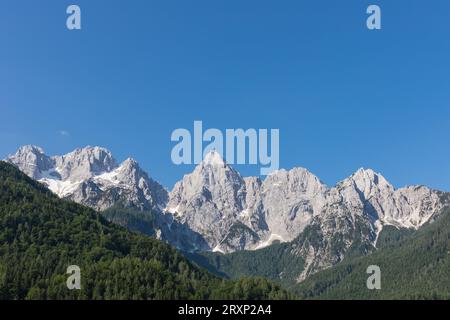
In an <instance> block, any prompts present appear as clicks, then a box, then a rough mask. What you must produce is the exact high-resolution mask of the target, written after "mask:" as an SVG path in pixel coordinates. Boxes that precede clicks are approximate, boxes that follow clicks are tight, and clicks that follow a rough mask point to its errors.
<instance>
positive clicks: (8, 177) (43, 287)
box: [0, 162, 290, 299]
mask: <svg viewBox="0 0 450 320" xmlns="http://www.w3.org/2000/svg"><path fill="white" fill-rule="evenodd" d="M69 265H78V266H79V267H80V268H81V284H82V288H81V290H73V291H70V290H68V289H67V286H66V280H67V277H68V275H66V270H67V267H68V266H69ZM285 298H290V296H289V295H288V294H287V293H286V292H285V291H283V290H281V289H280V288H279V287H278V286H276V285H274V284H272V283H270V282H268V281H267V280H264V279H261V278H246V279H242V280H239V281H227V280H222V279H220V278H218V277H216V276H213V275H211V274H210V273H208V272H206V271H204V270H202V269H200V268H198V267H196V266H193V265H192V264H191V263H190V262H189V261H188V260H186V259H185V258H184V257H183V256H182V255H181V254H179V253H178V252H177V251H176V250H174V249H172V248H171V247H170V246H168V245H166V244H163V243H161V242H159V241H157V240H155V239H153V238H150V237H147V236H143V235H139V234H136V233H133V232H130V231H127V230H126V229H124V228H122V227H120V226H117V225H114V224H112V223H109V222H107V221H106V220H105V219H104V218H103V217H101V216H100V215H98V214H97V213H96V212H95V211H93V210H91V209H89V208H86V207H83V206H81V205H77V204H75V203H73V202H68V201H62V200H60V199H59V198H57V197H56V196H54V195H53V194H52V193H51V192H50V191H48V190H47V189H46V188H45V187H43V186H42V185H40V184H39V183H37V182H35V181H34V180H32V179H30V178H28V177H27V176H25V175H24V174H22V173H21V172H20V171H19V170H17V169H16V168H15V167H13V166H12V165H9V164H6V163H4V162H0V299H285Z"/></svg>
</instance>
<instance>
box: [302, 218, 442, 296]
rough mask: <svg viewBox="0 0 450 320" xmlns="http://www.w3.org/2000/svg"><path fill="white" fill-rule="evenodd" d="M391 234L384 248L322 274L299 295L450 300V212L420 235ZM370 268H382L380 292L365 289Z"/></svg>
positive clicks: (420, 231) (303, 286)
mask: <svg viewBox="0 0 450 320" xmlns="http://www.w3.org/2000/svg"><path fill="white" fill-rule="evenodd" d="M391 231H392V230H391ZM391 235H395V238H394V239H390V241H388V242H386V241H383V242H382V243H381V244H382V245H383V248H382V249H380V250H378V251H376V252H375V253H373V254H371V255H369V256H365V257H359V258H354V259H350V260H348V261H344V262H343V263H341V264H339V265H337V266H335V267H333V268H331V269H329V270H325V271H322V272H319V273H318V274H316V275H313V276H312V277H310V278H309V279H307V280H306V281H304V282H303V283H301V284H299V285H298V286H296V288H295V292H296V293H298V294H299V295H300V296H301V297H303V298H321V299H343V298H344V299H450V209H447V210H446V211H444V213H443V214H442V215H441V216H440V218H439V219H437V220H436V221H435V222H433V223H431V224H429V225H427V226H424V227H422V229H420V230H419V231H417V232H414V233H411V232H401V233H392V232H391ZM384 240H386V238H385V239H384ZM396 240H397V241H396ZM370 265H377V266H379V267H380V269H381V290H374V291H370V290H368V289H367V286H366V282H367V278H368V277H369V275H368V274H367V273H366V271H367V268H368V266H370Z"/></svg>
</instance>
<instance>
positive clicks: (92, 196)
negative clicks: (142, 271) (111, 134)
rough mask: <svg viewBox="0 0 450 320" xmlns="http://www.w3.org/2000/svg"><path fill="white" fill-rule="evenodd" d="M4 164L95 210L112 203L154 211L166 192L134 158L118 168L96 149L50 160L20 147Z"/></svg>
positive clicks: (36, 150)
mask: <svg viewBox="0 0 450 320" xmlns="http://www.w3.org/2000/svg"><path fill="white" fill-rule="evenodd" d="M6 161H7V162H10V163H12V164H14V165H16V166H17V167H18V168H19V169H20V170H22V171H23V172H25V173H26V174H27V175H28V176H30V177H32V178H34V179H36V180H38V181H40V182H42V183H44V184H46V185H47V186H48V188H49V189H50V190H52V191H53V192H54V193H55V194H57V195H58V196H60V197H62V198H68V199H72V200H74V201H76V202H79V203H82V204H85V205H88V206H90V207H93V208H95V209H98V210H104V209H107V208H109V207H112V206H114V205H116V204H125V205H127V206H133V207H136V208H138V209H157V208H159V207H164V206H165V205H166V203H167V200H168V192H167V190H166V189H165V188H163V187H162V186H161V185H160V184H159V183H157V182H156V181H154V180H152V179H151V178H150V177H149V176H148V175H147V173H146V172H144V171H143V170H142V169H141V168H140V167H139V165H138V163H137V162H136V161H135V160H134V159H131V158H129V159H127V160H125V161H124V162H122V163H121V164H120V166H119V165H118V164H117V162H116V160H115V159H114V157H113V155H112V153H111V151H109V150H108V149H106V148H103V147H99V146H86V147H84V148H77V149H75V150H74V151H72V152H69V153H67V154H65V155H62V156H53V157H48V156H46V155H45V154H44V153H43V149H42V148H38V147H33V146H24V147H21V148H19V151H18V152H17V153H16V155H14V156H10V157H9V158H8V159H6Z"/></svg>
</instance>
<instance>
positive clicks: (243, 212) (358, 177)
mask: <svg viewBox="0 0 450 320" xmlns="http://www.w3.org/2000/svg"><path fill="white" fill-rule="evenodd" d="M5 161H7V162H9V163H11V164H14V165H15V166H17V167H18V168H19V169H20V170H21V171H23V172H24V173H26V174H27V175H28V176H30V177H32V178H33V179H36V180H38V181H40V182H42V183H44V184H45V185H47V186H48V188H49V189H50V190H52V191H53V192H54V193H56V194H57V195H58V196H60V197H61V198H65V199H71V200H73V201H75V202H78V203H81V204H84V205H87V206H89V207H92V208H94V209H96V210H99V211H103V210H106V209H108V208H111V207H113V206H117V205H120V206H123V207H126V208H135V209H137V210H140V211H143V212H146V211H148V212H151V213H152V214H153V215H155V217H156V218H155V219H156V223H155V228H156V230H155V234H156V235H157V237H158V238H160V239H162V240H164V241H167V242H169V243H171V244H172V245H174V246H176V247H178V248H180V249H182V250H186V251H213V252H220V253H231V252H235V251H241V250H258V249H261V248H265V247H268V246H270V245H271V244H273V243H275V242H292V243H293V245H292V247H291V248H290V250H291V251H292V254H295V255H296V256H300V257H302V259H303V260H304V262H305V266H304V271H303V272H302V273H301V274H299V275H298V280H299V281H301V280H303V279H305V278H306V277H307V276H308V275H310V274H311V273H314V272H316V271H318V270H321V269H325V268H327V267H330V266H332V265H335V264H337V263H338V262H340V261H342V260H343V259H344V257H345V256H346V254H347V253H348V252H350V251H352V250H355V247H357V250H360V251H362V254H364V253H365V252H370V251H371V250H374V249H375V248H376V244H377V239H378V235H379V234H380V232H381V231H382V230H383V227H385V226H394V227H396V228H410V229H418V228H420V227H421V226H422V225H424V224H425V223H427V222H428V221H432V220H433V218H434V217H436V216H437V215H438V214H439V213H440V212H441V210H442V209H443V208H444V207H446V206H447V205H448V204H449V203H448V200H447V199H448V197H447V196H446V195H445V194H444V193H442V192H440V191H436V190H432V189H430V188H427V187H425V186H410V187H405V188H401V189H395V188H394V187H393V186H392V185H391V184H390V183H389V182H388V181H387V180H386V179H385V178H384V177H383V176H382V175H381V174H379V173H376V172H374V171H373V170H370V169H360V170H358V171H357V172H355V173H354V174H353V175H351V176H350V177H348V178H346V179H344V180H343V181H341V182H339V183H338V184H337V185H336V186H334V187H328V186H326V185H325V184H324V183H322V182H321V181H320V179H319V178H318V177H316V176H315V175H314V174H312V173H311V172H309V171H308V170H306V169H304V168H294V169H292V170H289V171H288V170H279V171H276V172H274V173H273V174H271V175H270V176H268V177H267V178H265V179H264V180H261V179H260V178H258V177H242V176H241V175H240V174H239V172H237V171H236V170H235V169H234V168H232V167H231V166H230V165H228V164H227V163H225V162H224V161H223V159H222V157H221V156H220V154H219V153H218V152H214V151H212V152H210V153H209V154H208V155H207V156H206V157H205V159H204V160H203V162H202V163H201V164H199V165H198V166H197V167H196V168H195V170H194V171H193V172H192V173H191V174H188V175H186V176H184V177H183V179H182V180H181V181H179V182H178V183H176V185H175V187H174V189H173V190H172V191H171V192H168V191H167V190H166V189H165V188H164V187H163V186H161V185H160V184H159V183H158V182H156V181H154V180H153V179H151V178H150V177H149V176H148V174H147V173H146V172H144V171H143V170H142V169H141V168H140V167H139V165H138V163H137V162H136V161H134V160H132V159H127V160H125V161H124V162H122V163H121V164H118V163H117V162H116V161H115V160H114V158H113V156H112V154H111V152H109V151H108V150H106V149H104V148H100V147H86V148H83V149H77V150H75V151H73V152H71V153H68V154H66V155H63V156H51V157H50V156H47V155H46V154H45V153H44V151H43V149H41V148H39V147H35V146H24V147H21V148H20V149H19V150H18V151H17V152H16V154H14V155H11V156H9V157H8V158H7V159H6V160H5ZM306 231H308V232H307V233H306ZM312 237H313V238H314V241H313V239H312ZM299 239H300V240H301V241H300V240H299Z"/></svg>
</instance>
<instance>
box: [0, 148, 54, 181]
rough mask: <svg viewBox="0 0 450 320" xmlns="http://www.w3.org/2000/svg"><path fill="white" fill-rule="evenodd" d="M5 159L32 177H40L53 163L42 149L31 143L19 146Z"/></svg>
mask: <svg viewBox="0 0 450 320" xmlns="http://www.w3.org/2000/svg"><path fill="white" fill-rule="evenodd" d="M6 161H7V162H9V163H11V164H13V165H15V166H16V167H18V168H19V169H20V170H21V171H22V172H24V173H25V174H27V175H28V176H30V177H31V178H33V179H40V178H41V177H42V176H43V174H44V172H45V171H47V170H49V169H50V168H51V167H52V165H53V161H52V160H51V159H50V158H49V157H48V156H46V155H45V153H44V149H42V148H41V147H37V146H33V145H25V146H22V147H20V148H19V149H18V150H17V152H16V153H15V154H13V155H10V156H9V157H8V158H7V159H6Z"/></svg>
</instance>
